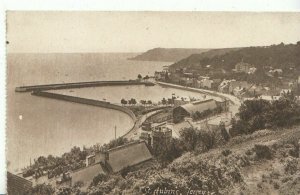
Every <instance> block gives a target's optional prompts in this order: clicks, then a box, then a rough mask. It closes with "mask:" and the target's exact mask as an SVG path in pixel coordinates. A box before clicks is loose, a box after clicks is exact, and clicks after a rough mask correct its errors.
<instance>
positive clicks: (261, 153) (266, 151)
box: [254, 145, 272, 159]
mask: <svg viewBox="0 0 300 195" xmlns="http://www.w3.org/2000/svg"><path fill="white" fill-rule="evenodd" d="M254 152H255V153H256V156H257V157H258V159H271V158H272V151H271V149H270V148H269V147H268V146H265V145H255V146H254Z"/></svg>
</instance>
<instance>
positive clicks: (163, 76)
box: [154, 71, 168, 81]
mask: <svg viewBox="0 0 300 195" xmlns="http://www.w3.org/2000/svg"><path fill="white" fill-rule="evenodd" d="M166 75H168V72H166V71H161V72H158V71H155V72H154V78H155V80H157V81H165V80H166Z"/></svg>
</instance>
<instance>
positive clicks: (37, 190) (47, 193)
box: [26, 184, 55, 195]
mask: <svg viewBox="0 0 300 195" xmlns="http://www.w3.org/2000/svg"><path fill="white" fill-rule="evenodd" d="M54 193H55V190H54V188H53V187H52V186H51V185H46V184H38V185H36V186H35V187H33V188H32V189H30V190H29V192H27V193H26V194H28V195H41V194H42V195H52V194H54Z"/></svg>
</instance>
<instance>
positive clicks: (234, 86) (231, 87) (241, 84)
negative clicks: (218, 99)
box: [228, 81, 251, 95]
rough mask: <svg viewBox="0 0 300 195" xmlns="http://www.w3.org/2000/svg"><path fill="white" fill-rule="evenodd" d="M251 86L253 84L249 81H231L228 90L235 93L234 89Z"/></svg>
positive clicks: (238, 89)
mask: <svg viewBox="0 0 300 195" xmlns="http://www.w3.org/2000/svg"><path fill="white" fill-rule="evenodd" d="M250 87H251V84H249V83H248V82H247V81H231V82H229V88H228V92H229V93H234V91H242V90H247V89H249V88H250ZM235 95H236V94H235Z"/></svg>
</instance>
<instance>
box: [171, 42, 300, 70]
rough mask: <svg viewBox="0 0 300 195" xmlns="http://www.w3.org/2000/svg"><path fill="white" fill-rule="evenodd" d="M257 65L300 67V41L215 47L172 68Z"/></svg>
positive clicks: (228, 68)
mask: <svg viewBox="0 0 300 195" xmlns="http://www.w3.org/2000/svg"><path fill="white" fill-rule="evenodd" d="M242 60H243V61H244V62H247V63H250V64H253V65H254V66H256V67H262V66H265V65H267V66H272V67H273V68H282V69H284V68H290V67H298V68H300V42H298V43H297V44H288V45H285V44H283V43H281V44H279V45H271V46H264V47H244V48H228V49H215V50H210V51H208V52H204V53H201V54H194V55H191V56H189V57H187V58H185V59H182V60H180V61H178V62H176V63H174V64H172V65H171V66H170V68H184V67H197V66H198V67H199V66H202V65H208V64H210V65H212V66H213V67H214V68H224V69H226V70H231V69H233V68H234V66H235V64H237V63H238V62H241V61H242Z"/></svg>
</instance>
